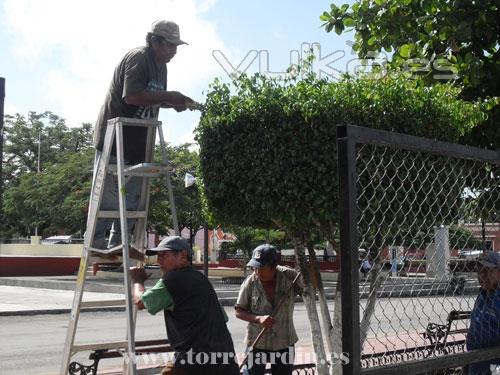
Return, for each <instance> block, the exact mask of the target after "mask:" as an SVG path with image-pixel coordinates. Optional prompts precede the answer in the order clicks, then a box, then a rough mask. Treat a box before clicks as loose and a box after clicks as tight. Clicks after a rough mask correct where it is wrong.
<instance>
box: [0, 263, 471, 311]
mask: <svg viewBox="0 0 500 375" xmlns="http://www.w3.org/2000/svg"><path fill="white" fill-rule="evenodd" d="M155 276H156V275H155ZM155 276H153V277H151V278H150V279H149V280H147V282H146V287H151V286H153V285H154V284H155V283H156V280H157V278H156V277H155ZM210 281H211V282H212V285H213V286H214V289H215V291H216V293H217V296H218V297H219V301H220V303H221V305H223V306H233V305H234V303H235V302H236V298H237V296H238V291H239V288H240V286H239V285H237V284H223V283H222V281H221V279H220V278H213V277H211V278H210ZM335 284H336V283H334V282H325V283H324V285H325V294H326V297H327V298H328V299H330V300H331V299H333V298H334V290H335ZM75 285H76V276H45V277H44V276H38V277H0V316H2V315H3V316H6V315H34V314H62V313H69V312H70V311H71V305H72V301H73V295H74V290H75ZM369 288H370V285H369V283H368V282H367V283H361V284H360V292H361V293H360V297H361V298H366V297H367V296H368V295H369ZM477 290H478V283H477V280H468V281H467V284H466V287H465V290H464V294H465V295H475V294H477ZM447 292H448V293H449V290H448V289H447V286H446V283H442V282H437V283H436V282H432V281H431V280H426V279H423V278H404V277H401V278H394V279H388V280H386V281H385V282H384V284H383V286H382V287H381V288H380V289H379V291H378V297H379V298H387V297H390V298H405V297H424V296H431V295H444V294H446V293H447ZM83 298H84V300H85V301H100V300H124V298H125V296H124V292H123V274H122V273H118V272H105V273H102V272H101V273H99V275H98V276H87V280H86V283H85V292H84V294H83ZM123 308H124V307H122V306H118V307H117V306H115V307H100V308H93V310H94V311H103V310H105V311H109V310H123Z"/></svg>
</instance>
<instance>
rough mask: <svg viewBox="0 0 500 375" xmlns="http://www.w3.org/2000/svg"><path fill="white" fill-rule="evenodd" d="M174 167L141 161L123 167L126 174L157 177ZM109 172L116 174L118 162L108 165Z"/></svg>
mask: <svg viewBox="0 0 500 375" xmlns="http://www.w3.org/2000/svg"><path fill="white" fill-rule="evenodd" d="M171 169H172V168H171V167H170V166H169V165H165V164H159V163H140V164H136V165H131V166H127V167H125V168H124V169H123V174H124V175H125V176H142V177H156V176H158V175H160V174H163V173H165V172H168V171H170V170H171ZM108 171H109V173H112V174H116V173H117V166H116V164H110V165H108Z"/></svg>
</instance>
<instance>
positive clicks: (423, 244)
mask: <svg viewBox="0 0 500 375" xmlns="http://www.w3.org/2000/svg"><path fill="white" fill-rule="evenodd" d="M338 145H339V171H340V174H341V195H340V201H341V204H343V207H342V208H341V216H342V217H341V232H342V233H341V248H342V254H341V261H342V266H341V269H342V285H343V286H347V287H343V288H342V292H343V295H342V306H343V340H344V351H347V352H350V353H353V356H352V359H353V362H355V363H351V364H350V365H349V366H347V367H346V368H345V369H344V374H346V373H349V374H350V373H353V374H357V373H365V372H366V373H380V374H388V373H391V372H390V371H394V373H397V372H401V369H402V368H403V367H404V369H405V373H415V374H417V373H436V374H445V373H446V374H455V373H456V374H459V373H464V371H465V370H464V369H463V365H466V364H468V363H471V362H474V361H475V360H477V359H474V358H472V357H470V353H466V338H467V334H468V332H469V324H470V312H471V310H472V309H473V307H474V303H475V300H476V298H477V296H478V293H479V284H478V281H477V266H476V264H477V263H476V257H478V256H480V255H481V254H482V253H483V252H485V251H492V250H500V243H497V244H495V243H494V241H493V240H492V239H491V238H492V237H490V232H492V233H494V231H495V229H496V230H497V231H498V233H499V234H498V235H499V236H500V226H499V225H498V218H497V213H500V194H499V193H500V158H499V154H498V153H496V152H489V151H485V150H478V149H473V148H469V147H464V146H459V145H453V144H448V143H443V142H436V141H431V140H426V139H422V138H416V137H411V136H404V135H399V134H395V133H389V132H384V131H376V130H373V129H364V128H358V127H351V126H344V127H340V128H339V144H338ZM486 227H487V228H488V230H489V231H488V237H487V236H486ZM495 247H496V249H495ZM497 294H498V293H497ZM344 306H347V308H344ZM498 306H500V304H498ZM346 320H347V321H346ZM494 330H497V331H498V330H499V329H498V327H497V328H494ZM496 334H497V336H498V337H500V331H498V332H496ZM499 352H500V351H499ZM450 355H455V358H457V359H458V362H457V361H455V362H447V360H448V359H449V358H450ZM476 357H477V356H476ZM490 357H491V356H490ZM445 359H446V360H445ZM411 363H413V365H414V366H413V367H411V366H410V367H408V365H409V364H411ZM346 371H347V372H346ZM377 371H378V372H377ZM489 373H490V372H485V374H489Z"/></svg>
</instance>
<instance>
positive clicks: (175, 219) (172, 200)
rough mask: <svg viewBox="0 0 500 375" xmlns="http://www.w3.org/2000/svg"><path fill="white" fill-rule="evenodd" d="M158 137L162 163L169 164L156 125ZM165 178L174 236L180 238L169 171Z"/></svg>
mask: <svg viewBox="0 0 500 375" xmlns="http://www.w3.org/2000/svg"><path fill="white" fill-rule="evenodd" d="M158 135H159V136H160V146H161V155H162V158H163V163H164V164H169V162H168V156H167V146H166V145H165V139H164V138H163V130H162V128H161V125H158ZM165 177H166V182H167V190H168V199H169V201H170V208H171V210H172V221H173V222H174V230H175V234H176V236H180V235H181V231H180V229H179V222H178V221H177V210H176V208H175V199H174V191H173V189H172V182H171V181H170V172H169V171H167V172H166V173H165Z"/></svg>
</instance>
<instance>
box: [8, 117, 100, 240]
mask: <svg viewBox="0 0 500 375" xmlns="http://www.w3.org/2000/svg"><path fill="white" fill-rule="evenodd" d="M91 144H92V128H91V125H90V124H82V126H80V127H75V128H69V127H68V126H67V125H66V122H65V120H64V119H62V118H60V117H58V116H57V115H55V114H53V113H51V112H44V113H41V114H38V113H36V112H30V113H29V114H28V116H26V117H25V116H22V115H19V114H16V115H15V116H9V115H7V116H5V144H4V155H3V170H2V174H3V176H2V177H3V178H4V182H5V185H4V189H5V190H4V196H3V213H4V215H3V217H2V226H1V229H0V236H5V237H8V236H10V235H11V234H14V233H18V234H20V235H29V234H33V229H34V228H35V227H38V229H39V231H40V234H44V235H49V234H55V233H57V232H58V231H59V230H64V231H65V232H67V233H76V232H78V233H79V234H80V235H81V234H82V233H83V229H84V227H85V221H86V215H87V214H86V210H87V205H88V199H89V193H90V183H91V176H92V164H93V163H92V159H93V150H92V149H91ZM39 150H40V151H39ZM38 155H40V162H38ZM38 169H40V173H37V171H38Z"/></svg>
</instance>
